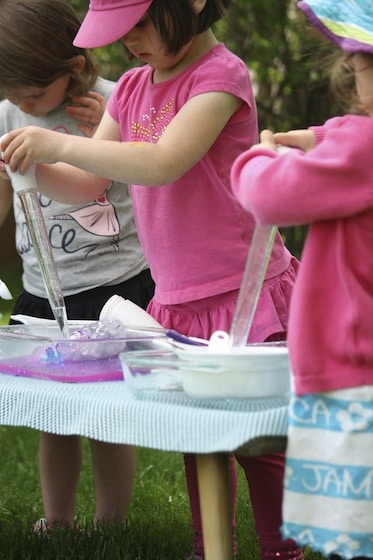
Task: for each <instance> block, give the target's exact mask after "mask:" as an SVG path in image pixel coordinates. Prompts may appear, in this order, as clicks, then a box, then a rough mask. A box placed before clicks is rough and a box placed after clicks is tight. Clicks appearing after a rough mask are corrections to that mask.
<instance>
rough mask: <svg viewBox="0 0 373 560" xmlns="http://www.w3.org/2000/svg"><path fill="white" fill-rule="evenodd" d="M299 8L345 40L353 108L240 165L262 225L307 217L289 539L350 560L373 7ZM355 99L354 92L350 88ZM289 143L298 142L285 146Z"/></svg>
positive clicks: (367, 520) (363, 402)
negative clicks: (284, 148) (280, 149)
mask: <svg viewBox="0 0 373 560" xmlns="http://www.w3.org/2000/svg"><path fill="white" fill-rule="evenodd" d="M298 6H299V7H300V8H301V9H302V10H303V11H304V12H305V14H306V16H307V17H308V18H309V20H310V21H311V23H313V24H314V25H316V27H318V28H319V29H320V30H321V31H322V32H323V33H324V34H325V35H326V36H327V37H329V38H330V39H331V40H332V41H334V42H335V43H337V44H338V45H339V46H340V47H341V49H342V51H343V54H342V65H340V66H341V69H342V67H343V69H344V71H345V73H346V72H347V74H348V75H349V76H348V77H349V78H350V82H351V75H352V76H354V77H355V79H354V91H353V95H352V96H351V91H348V97H346V98H347V99H351V98H354V99H355V101H356V102H355V106H354V113H353V114H349V115H346V116H344V117H340V118H334V119H330V120H329V121H327V122H326V123H325V124H324V125H323V126H319V127H311V128H310V129H308V130H302V131H291V132H288V133H278V134H272V133H271V132H270V131H263V132H262V134H261V143H260V144H258V145H256V146H254V147H253V148H251V149H250V150H249V151H247V152H245V153H244V154H242V155H241V156H240V157H239V158H238V159H237V160H236V162H235V164H234V166H233V169H232V175H231V177H232V182H233V188H234V192H235V194H236V197H237V198H238V200H239V201H240V202H241V204H242V205H243V206H244V207H245V208H246V209H247V210H249V211H250V212H251V213H252V214H253V215H254V217H255V219H256V220H257V222H258V223H260V224H276V225H281V226H285V225H286V226H289V225H296V224H310V229H309V233H308V237H307V239H306V242H305V245H304V249H303V255H302V264H301V267H300V273H299V276H298V279H297V282H296V286H295V289H294V293H293V298H292V301H291V306H290V317H289V332H288V345H289V352H290V360H291V367H292V373H293V379H294V391H295V394H294V396H293V398H292V401H291V404H290V426H289V434H288V436H289V437H288V448H287V458H286V462H287V463H286V471H285V492H284V502H283V519H284V522H283V526H282V532H283V535H284V537H286V538H289V537H291V538H293V539H294V540H296V541H297V542H298V544H300V545H302V546H303V545H309V546H310V547H312V548H313V549H315V550H317V551H319V552H321V553H322V554H323V555H324V556H325V555H328V554H333V555H338V556H340V557H343V558H346V559H351V558H356V557H359V558H361V557H368V558H372V557H373V538H372V519H373V459H372V448H373V344H372V336H373V167H372V152H373V119H372V118H371V117H372V116H373V5H372V3H371V2H366V1H365V0H354V2H352V1H351V0H307V1H306V2H299V3H298ZM346 95H347V93H346ZM278 144H282V145H285V146H289V147H292V148H295V149H290V150H289V151H287V152H286V153H279V152H277V149H276V148H277V145H278Z"/></svg>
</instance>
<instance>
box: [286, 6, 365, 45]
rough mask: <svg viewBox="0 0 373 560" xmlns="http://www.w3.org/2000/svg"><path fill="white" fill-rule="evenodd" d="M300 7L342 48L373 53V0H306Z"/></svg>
mask: <svg viewBox="0 0 373 560" xmlns="http://www.w3.org/2000/svg"><path fill="white" fill-rule="evenodd" d="M297 6H298V8H300V10H302V12H304V14H305V15H306V17H307V18H308V20H309V21H310V23H311V24H312V25H314V26H315V27H317V29H319V30H320V31H321V32H322V33H323V34H324V35H326V37H328V39H330V40H331V41H333V42H334V43H336V44H337V45H338V46H339V47H340V48H341V49H342V50H344V51H346V52H350V53H353V52H368V53H372V54H373V0H302V1H301V2H298V4H297Z"/></svg>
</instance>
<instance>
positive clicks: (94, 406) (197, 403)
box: [0, 374, 288, 454]
mask: <svg viewBox="0 0 373 560" xmlns="http://www.w3.org/2000/svg"><path fill="white" fill-rule="evenodd" d="M287 405H288V397H287V396H283V397H282V396H281V397H278V398H271V399H252V400H249V399H245V400H244V399H242V400H240V399H232V400H216V401H210V400H199V399H192V398H190V397H188V396H187V395H186V394H185V393H183V392H182V391H147V392H144V393H136V394H133V393H132V392H131V391H130V390H129V389H128V387H127V386H126V383H125V382H124V381H113V382H101V383H81V384H68V383H59V382H55V381H44V380H38V379H29V378H26V377H13V376H12V375H5V374H0V425H5V426H27V427H30V428H34V429H37V430H40V431H46V432H51V433H56V434H61V435H71V434H79V435H82V436H87V437H90V438H93V439H97V440H101V441H107V442H112V443H126V444H134V445H137V446H141V447H148V448H154V449H159V450H164V451H180V452H192V453H213V452H218V451H234V450H237V449H240V448H241V447H242V446H245V444H247V443H248V442H249V443H250V444H251V443H252V444H254V443H256V442H258V443H259V444H262V443H263V442H264V448H263V451H260V449H259V450H258V448H257V447H255V446H254V445H253V446H252V449H251V448H250V445H249V446H247V445H246V448H247V447H249V449H246V452H247V453H248V454H256V453H258V452H259V453H260V452H264V453H265V452H269V451H268V450H267V449H266V447H265V446H266V442H267V443H268V442H274V445H275V449H274V450H277V449H276V446H277V443H276V442H278V444H279V446H280V447H281V448H282V446H283V445H284V441H285V437H286V430H287ZM270 450H272V448H271V449H270Z"/></svg>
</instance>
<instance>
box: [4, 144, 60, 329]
mask: <svg viewBox="0 0 373 560" xmlns="http://www.w3.org/2000/svg"><path fill="white" fill-rule="evenodd" d="M5 136H6V134H4V135H3V136H2V137H1V139H0V141H1V140H2V139H3V138H4V137H5ZM5 168H6V172H7V173H8V175H9V177H11V180H12V187H13V189H14V191H15V192H16V193H17V195H18V196H19V198H20V201H21V204H22V208H23V211H24V214H25V218H26V222H27V226H28V229H29V232H30V236H31V239H32V243H33V246H34V250H35V253H36V256H37V259H38V262H39V266H40V270H41V273H42V277H43V280H44V284H45V288H46V292H47V297H48V300H49V304H50V306H51V309H52V312H53V315H54V317H55V319H56V321H57V324H58V326H59V328H60V330H61V333H62V335H63V336H65V337H66V338H67V337H68V336H69V326H68V322H67V314H66V307H65V301H64V297H63V294H62V289H61V284H60V280H59V278H58V274H57V269H56V264H55V262H54V258H53V253H52V249H51V246H50V243H49V239H48V235H47V230H46V228H45V222H44V218H43V214H42V212H41V208H40V202H39V197H38V195H37V191H36V180H35V166H32V167H31V168H30V169H29V170H28V171H27V173H25V174H24V175H21V174H20V173H19V172H15V173H13V172H12V171H11V170H10V167H9V165H5Z"/></svg>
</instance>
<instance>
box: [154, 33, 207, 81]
mask: <svg viewBox="0 0 373 560" xmlns="http://www.w3.org/2000/svg"><path fill="white" fill-rule="evenodd" d="M217 44H218V40H217V39H216V37H215V35H214V34H213V32H212V31H211V29H208V30H207V31H204V32H203V33H200V34H199V35H196V36H195V37H193V39H192V41H191V42H190V43H188V44H187V45H185V47H184V48H183V49H182V50H181V51H180V59H179V60H178V61H177V62H176V64H175V65H174V66H172V67H170V68H166V69H162V70H157V69H155V70H154V73H153V82H154V83H159V82H165V81H166V80H169V79H170V78H173V77H174V76H177V75H178V74H180V72H183V71H184V70H185V69H186V68H189V66H191V65H192V64H193V63H194V62H196V60H199V59H200V58H202V56H204V55H205V54H206V53H207V52H209V51H210V50H211V49H212V48H213V47H214V46H215V45H217Z"/></svg>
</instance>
